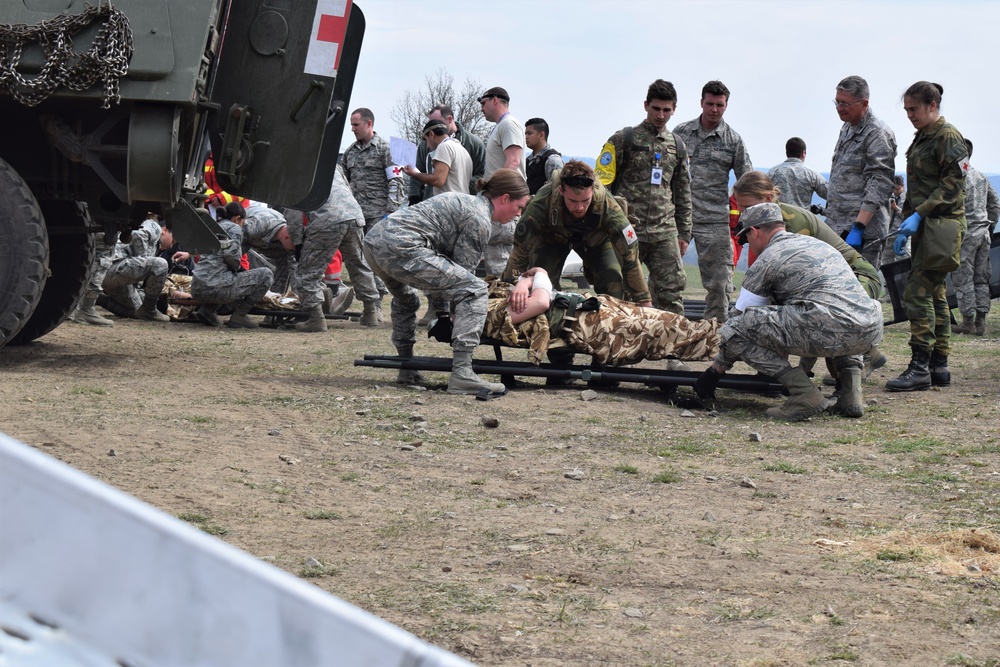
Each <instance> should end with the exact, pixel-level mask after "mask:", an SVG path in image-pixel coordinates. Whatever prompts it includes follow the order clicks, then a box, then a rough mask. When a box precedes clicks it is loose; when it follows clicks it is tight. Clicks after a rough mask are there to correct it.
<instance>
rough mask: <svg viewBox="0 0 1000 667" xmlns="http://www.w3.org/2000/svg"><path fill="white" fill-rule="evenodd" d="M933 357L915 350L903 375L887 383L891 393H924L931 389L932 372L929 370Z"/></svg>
mask: <svg viewBox="0 0 1000 667" xmlns="http://www.w3.org/2000/svg"><path fill="white" fill-rule="evenodd" d="M930 359H931V355H930V354H928V353H927V352H924V351H923V350H918V349H917V348H913V352H912V356H911V357H910V365H909V366H907V367H906V370H905V371H903V374H902V375H900V376H899V377H896V378H893V379H891V380H889V381H888V382H886V383H885V388H886V389H888V390H889V391H924V390H925V389H930V387H931V372H930V369H929V368H928V365H929V363H930Z"/></svg>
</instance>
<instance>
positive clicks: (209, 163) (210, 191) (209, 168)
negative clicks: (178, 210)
mask: <svg viewBox="0 0 1000 667" xmlns="http://www.w3.org/2000/svg"><path fill="white" fill-rule="evenodd" d="M205 196H206V197H207V199H205V205H206V206H208V205H209V204H215V205H216V206H225V205H226V204H228V203H229V202H231V201H236V202H239V203H241V204H243V206H244V208H245V207H247V206H249V205H250V200H249V199H247V198H246V197H237V196H236V195H231V194H229V193H228V192H226V191H225V190H223V189H222V186H221V185H219V179H218V178H216V177H215V161H214V160H213V159H212V154H211V153H209V155H208V159H207V160H205Z"/></svg>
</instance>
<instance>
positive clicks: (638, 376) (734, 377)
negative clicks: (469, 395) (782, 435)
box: [354, 339, 784, 395]
mask: <svg viewBox="0 0 1000 667" xmlns="http://www.w3.org/2000/svg"><path fill="white" fill-rule="evenodd" d="M482 344H483V345H492V346H493V350H494V355H495V356H496V359H494V360H489V359H473V360H472V370H474V371H475V372H476V373H477V374H480V375H499V376H500V381H501V382H503V384H504V385H506V386H507V387H508V388H510V387H516V386H517V377H543V378H554V379H557V380H582V381H584V382H586V383H587V384H588V385H590V386H592V387H603V388H610V387H614V386H615V385H617V384H618V383H621V382H632V383H636V384H642V385H646V386H649V387H659V388H660V389H661V390H663V391H664V392H666V393H673V392H674V391H676V390H677V388H678V387H693V386H694V384H695V382H697V381H698V377H699V376H700V375H701V372H700V371H672V370H666V369H657V368H636V367H632V366H605V365H601V364H596V363H591V364H585V365H581V364H573V365H569V366H563V365H559V366H556V365H554V364H550V363H543V364H539V365H537V366H536V365H535V364H532V363H529V362H526V361H524V362H522V361H504V359H503V353H502V348H503V347H505V346H504V345H503V344H502V343H500V342H499V341H494V340H488V339H484V340H483V341H482ZM511 349H516V350H522V351H523V349H524V348H511ZM354 365H355V366H368V367H371V368H387V369H393V370H403V369H405V370H414V371H430V372H438V373H448V372H450V371H451V357H410V358H406V359H403V358H401V357H395V356H388V355H377V354H366V355H365V357H364V359H355V360H354ZM718 386H719V388H720V389H732V390H736V391H748V392H754V393H758V394H766V395H774V394H780V393H782V392H783V391H784V387H782V385H781V384H780V383H778V382H777V381H775V380H774V379H773V378H770V377H765V376H759V375H746V374H740V373H726V374H725V375H723V376H722V377H721V378H720V380H719V385H718Z"/></svg>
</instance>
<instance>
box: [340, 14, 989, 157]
mask: <svg viewBox="0 0 1000 667" xmlns="http://www.w3.org/2000/svg"><path fill="white" fill-rule="evenodd" d="M357 4H358V6H360V7H361V9H362V11H363V12H364V14H365V17H366V19H367V31H366V34H365V41H364V46H363V48H362V52H361V62H360V64H359V66H358V76H357V80H356V82H355V87H354V93H353V95H352V98H351V105H350V106H351V108H352V109H354V108H356V107H361V106H364V107H369V108H370V109H372V111H373V112H374V113H375V119H376V120H375V131H376V132H378V133H379V134H380V135H382V136H384V137H386V138H388V137H390V136H399V132H398V131H397V129H396V127H395V126H394V124H393V123H392V121H391V120H390V118H389V110H390V109H391V108H392V107H393V106H394V105H395V104H396V102H397V101H398V100H399V99H400V97H401V96H402V95H403V93H404V92H405V91H406V90H417V89H419V88H421V87H422V86H423V84H424V77H425V76H428V75H431V76H433V75H434V74H435V73H436V72H437V71H438V70H439V69H441V68H444V69H445V70H447V71H448V72H449V73H450V74H451V75H453V76H454V78H455V85H456V88H460V87H461V84H462V83H463V82H464V81H465V79H467V78H471V79H474V80H478V81H480V82H481V83H482V84H483V87H484V89H485V88H489V87H491V86H503V87H504V88H506V89H507V92H508V93H509V94H510V96H511V104H510V110H511V113H512V114H513V115H514V116H515V117H517V118H519V119H520V120H521V121H522V122H524V121H525V120H527V119H528V118H530V117H534V116H541V117H543V118H545V120H546V121H548V123H549V125H550V126H551V137H550V139H551V141H550V143H551V145H552V146H553V147H555V148H556V149H558V150H559V151H561V152H562V153H563V154H564V155H573V156H587V157H590V158H596V157H597V155H598V153H599V152H600V149H601V147H602V146H603V144H604V142H605V140H607V138H608V137H609V136H610V135H611V134H612V133H614V132H615V131H616V130H619V129H621V128H622V127H623V126H625V125H635V124H638V123H639V122H640V121H642V120H643V119H644V118H645V112H644V111H643V101H644V100H645V96H646V89H647V88H648V86H649V84H650V83H652V82H653V81H654V80H655V79H658V78H662V79H666V80H668V81H671V82H672V83H673V84H674V86H675V87H676V88H677V94H678V98H679V100H678V106H677V113H676V114H675V115H674V117H673V118H672V119H671V120H670V122H669V123H668V128H671V129H672V128H673V127H674V125H676V124H678V123H680V122H683V121H687V120H690V119H692V118H695V117H697V116H698V115H699V113H700V107H699V104H698V102H699V99H700V95H701V87H702V85H704V84H705V82H707V81H709V80H712V79H718V80H721V81H722V82H723V83H725V84H726V86H728V87H729V89H730V91H731V97H730V100H729V108H728V109H727V110H726V114H725V120H726V122H728V123H729V124H730V125H731V126H732V127H733V129H735V130H736V131H737V132H739V133H740V135H741V136H742V137H743V140H744V142H745V143H746V145H747V149H748V150H749V152H750V157H751V159H752V160H753V164H754V166H755V167H758V168H767V167H771V166H774V165H775V164H778V163H779V162H781V161H783V160H784V159H785V152H784V147H785V141H786V140H787V139H788V138H789V137H792V136H799V137H802V138H803V139H804V140H805V141H806V144H807V147H808V148H807V156H806V164H807V165H809V166H811V167H812V168H814V169H816V170H818V171H823V172H826V171H829V169H830V160H831V158H832V156H833V148H834V144H835V143H836V139H837V134H838V132H839V130H840V126H841V122H840V119H839V118H838V117H837V113H836V110H835V109H834V107H833V103H832V100H833V97H834V94H835V89H836V85H837V82H839V81H840V80H841V79H843V78H844V77H846V76H849V75H852V74H857V75H860V76H862V77H864V78H865V79H866V80H867V81H868V85H869V87H870V88H871V109H872V111H873V112H874V114H875V115H876V116H878V117H879V118H881V119H882V120H883V121H885V122H886V123H888V124H889V126H890V127H891V128H892V129H893V131H894V132H895V133H896V143H897V145H898V147H899V150H898V154H897V157H896V171H897V172H903V171H905V168H906V158H905V154H906V149H907V147H908V146H909V145H910V141H911V139H912V137H913V127H912V126H911V125H910V123H909V121H907V119H906V114H905V112H904V111H903V105H902V102H901V100H900V97H901V95H902V93H903V91H904V90H906V88H907V87H909V86H910V84H912V83H914V82H916V81H919V80H928V81H933V82H936V83H940V84H941V85H942V86H944V95H943V97H942V104H941V111H942V114H943V115H944V116H945V117H946V118H947V119H948V120H949V121H950V122H952V123H953V124H954V125H955V126H956V127H958V129H959V131H961V132H962V134H963V135H965V136H966V137H968V138H969V139H971V140H972V141H973V142H974V143H975V151H974V154H973V157H972V164H973V165H974V166H976V167H978V168H979V170H980V171H982V172H984V173H1000V131H998V126H997V120H996V118H997V112H998V110H1000V86H998V85H997V83H996V76H995V75H996V57H995V55H994V52H995V50H996V48H997V45H998V41H1000V40H998V37H997V33H996V29H997V26H1000V2H996V1H994V0H952V1H950V2H943V1H940V0H935V1H930V0H864V1H861V0H858V1H855V0H756V1H755V0H736V1H732V0H701V1H694V0H604V1H601V2H597V1H591V0H492V1H486V0H432V1H428V2H420V1H418V0H357ZM353 140H354V137H353V135H351V133H350V131H349V129H348V128H345V136H344V147H345V148H346V146H347V145H349V144H350V142H351V141H353Z"/></svg>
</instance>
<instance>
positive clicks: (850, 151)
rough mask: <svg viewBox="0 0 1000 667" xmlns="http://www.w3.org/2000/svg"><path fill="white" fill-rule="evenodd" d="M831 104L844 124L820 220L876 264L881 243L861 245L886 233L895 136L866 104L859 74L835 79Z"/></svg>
mask: <svg viewBox="0 0 1000 667" xmlns="http://www.w3.org/2000/svg"><path fill="white" fill-rule="evenodd" d="M833 103H834V105H835V106H836V108H837V115H838V116H840V119H841V120H842V121H844V125H843V127H842V128H841V129H840V137H839V138H838V139H837V147H836V148H835V149H834V151H833V165H832V166H831V167H830V183H829V185H828V187H827V195H828V196H827V198H826V222H827V224H828V225H830V227H832V228H833V231H835V232H837V233H838V234H840V235H841V236H843V237H845V239H846V241H847V245H849V246H851V247H852V248H854V249H855V250H857V251H859V252H860V253H861V255H862V257H864V258H865V259H866V260H868V262H869V263H870V264H871V265H872V266H874V267H875V268H876V269H877V268H879V266H881V264H882V262H881V256H882V247H881V244H878V243H876V244H872V247H865V246H866V245H868V244H869V243H870V242H871V241H874V240H875V239H878V238H881V237H882V236H885V235H886V233H887V232H888V228H889V207H888V201H889V197H890V196H891V195H892V188H893V176H894V174H895V172H896V135H895V134H893V132H892V130H891V129H889V126H888V125H886V124H885V123H883V122H882V121H881V120H879V119H878V118H876V117H875V115H874V114H873V113H872V112H871V110H870V109H869V108H868V82H867V81H865V80H864V79H862V78H861V77H860V76H849V77H847V78H846V79H844V80H843V81H841V82H840V83H838V84H837V94H836V99H835V100H834V101H833ZM845 235H846V236H845Z"/></svg>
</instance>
